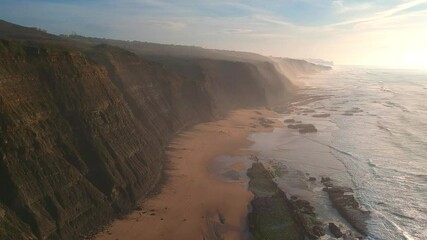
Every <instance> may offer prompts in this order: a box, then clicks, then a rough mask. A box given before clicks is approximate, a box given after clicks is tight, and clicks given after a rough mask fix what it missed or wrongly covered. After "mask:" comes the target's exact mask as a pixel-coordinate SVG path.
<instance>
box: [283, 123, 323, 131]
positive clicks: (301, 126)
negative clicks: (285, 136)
mask: <svg viewBox="0 0 427 240" xmlns="http://www.w3.org/2000/svg"><path fill="white" fill-rule="evenodd" d="M288 128H290V129H298V131H299V132H300V133H315V132H317V128H316V127H315V126H314V125H313V124H311V123H306V124H305V123H299V124H289V125H288Z"/></svg>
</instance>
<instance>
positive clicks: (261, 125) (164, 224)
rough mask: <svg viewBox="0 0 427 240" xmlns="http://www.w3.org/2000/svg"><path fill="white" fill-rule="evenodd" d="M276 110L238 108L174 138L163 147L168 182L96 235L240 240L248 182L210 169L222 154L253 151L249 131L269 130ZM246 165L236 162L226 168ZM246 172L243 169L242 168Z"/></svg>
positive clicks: (275, 124)
mask: <svg viewBox="0 0 427 240" xmlns="http://www.w3.org/2000/svg"><path fill="white" fill-rule="evenodd" d="M276 116H277V114H276V113H275V112H272V111H268V110H265V109H243V110H237V111H233V112H231V113H229V114H228V115H227V116H226V117H225V118H224V119H221V120H218V121H213V122H207V123H201V124H198V125H196V126H194V127H192V128H191V129H190V130H188V131H185V132H183V133H181V134H179V135H177V136H176V137H175V139H174V140H173V141H172V142H171V143H170V144H169V149H168V151H167V154H168V158H169V161H170V169H169V170H167V173H166V174H167V175H168V181H167V182H166V183H165V185H164V186H163V187H162V189H161V191H160V193H159V194H158V195H155V196H153V197H152V198H150V199H147V200H146V201H145V202H144V203H143V204H142V205H141V207H140V209H138V210H135V211H134V212H132V213H130V214H129V215H127V216H125V217H124V218H123V219H117V220H115V221H113V222H112V224H111V225H110V226H109V227H107V228H106V229H105V230H104V231H103V232H102V233H100V234H98V235H96V237H95V238H96V239H99V240H104V239H105V240H110V239H114V240H115V239H203V238H206V239H221V238H226V239H245V237H246V236H245V234H247V231H248V230H247V229H245V228H246V226H247V224H246V221H247V215H248V213H249V211H248V205H249V203H250V201H251V200H252V198H253V194H252V193H251V192H250V191H249V190H248V189H247V182H246V181H245V180H243V181H231V182H230V181H224V180H223V179H221V178H220V177H218V175H217V174H215V173H213V172H212V171H210V169H211V167H210V166H211V165H212V164H213V162H214V160H215V158H217V157H219V156H221V155H230V156H246V157H248V156H249V155H251V154H253V152H250V151H248V150H242V148H244V147H247V146H249V145H250V143H251V141H250V140H248V136H249V135H250V134H251V133H253V132H265V131H272V130H273V129H274V127H278V126H282V125H281V123H279V122H278V121H274V122H273V123H270V124H271V125H270V124H265V121H264V120H263V119H264V118H271V117H276ZM241 168H245V167H244V166H242V163H241V162H240V163H239V162H237V163H235V164H233V165H231V166H230V169H241ZM244 170H246V169H244Z"/></svg>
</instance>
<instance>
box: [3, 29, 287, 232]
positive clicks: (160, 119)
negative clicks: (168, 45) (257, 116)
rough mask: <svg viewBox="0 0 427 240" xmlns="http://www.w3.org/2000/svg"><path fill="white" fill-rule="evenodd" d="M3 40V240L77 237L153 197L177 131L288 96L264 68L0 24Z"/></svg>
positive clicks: (270, 66)
mask: <svg viewBox="0 0 427 240" xmlns="http://www.w3.org/2000/svg"><path fill="white" fill-rule="evenodd" d="M0 39H1V40H0V239H77V238H79V237H81V236H82V234H86V233H88V232H89V231H91V230H93V229H94V228H96V227H98V226H100V225H103V224H106V223H107V222H109V221H110V220H111V219H113V218H114V217H116V216H118V215H120V214H123V213H126V212H128V211H130V210H132V209H133V208H134V206H135V203H136V202H137V201H139V200H141V199H144V198H145V197H147V195H148V194H150V192H152V190H153V188H154V187H155V186H157V184H158V182H159V180H160V178H161V177H162V172H163V171H162V169H163V166H164V163H165V160H166V158H165V154H164V149H165V147H166V146H167V144H168V142H169V140H170V139H171V137H173V136H174V134H175V133H176V132H178V131H180V130H181V129H183V128H186V127H188V126H191V125H193V124H195V123H198V122H202V121H207V120H210V119H213V118H215V117H218V116H221V115H223V114H226V113H227V111H230V110H232V109H236V108H244V107H254V106H263V105H266V104H274V103H276V102H280V101H283V99H284V98H285V96H286V95H287V93H289V92H290V91H291V89H292V88H294V87H293V85H292V84H291V83H290V82H289V80H288V78H287V77H286V76H284V75H283V74H281V73H280V72H278V71H277V69H276V68H275V66H274V63H272V62H271V61H263V60H262V61H259V60H256V61H255V60H254V59H250V58H248V59H247V60H244V58H242V57H239V59H238V60H237V59H230V58H229V57H228V56H226V57H222V58H219V57H212V58H208V57H203V58H201V57H195V56H192V57H188V56H178V55H174V56H170V57H168V56H167V55H165V54H154V53H153V52H151V54H142V53H141V52H138V51H136V49H134V50H133V51H129V49H127V50H126V49H123V48H120V47H119V46H112V45H111V44H105V43H99V42H97V43H87V42H83V41H80V40H79V41H76V40H73V39H69V38H63V37H58V36H55V35H50V34H47V33H44V32H40V31H38V30H35V29H32V28H24V27H20V26H17V25H12V24H9V23H6V22H4V21H1V22H0ZM218 54H219V55H221V54H220V53H218ZM241 55H242V56H246V55H247V54H246V53H244V54H241Z"/></svg>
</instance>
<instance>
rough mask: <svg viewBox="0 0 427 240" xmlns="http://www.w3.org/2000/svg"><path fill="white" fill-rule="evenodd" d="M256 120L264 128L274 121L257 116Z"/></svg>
mask: <svg viewBox="0 0 427 240" xmlns="http://www.w3.org/2000/svg"><path fill="white" fill-rule="evenodd" d="M258 121H259V124H260V125H261V126H263V127H265V128H269V127H272V126H271V125H272V124H273V123H274V121H272V120H270V119H266V118H259V119H258Z"/></svg>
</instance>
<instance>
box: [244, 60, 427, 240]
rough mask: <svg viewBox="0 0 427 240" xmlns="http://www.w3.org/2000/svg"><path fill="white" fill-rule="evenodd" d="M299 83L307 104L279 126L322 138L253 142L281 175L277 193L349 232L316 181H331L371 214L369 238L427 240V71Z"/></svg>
mask: <svg viewBox="0 0 427 240" xmlns="http://www.w3.org/2000/svg"><path fill="white" fill-rule="evenodd" d="M301 80H302V81H304V83H305V84H304V85H305V87H303V88H301V90H299V92H298V94H299V95H300V96H301V97H300V98H297V99H299V100H296V101H295V102H293V103H291V105H290V107H289V109H290V111H289V112H287V113H284V114H282V115H281V119H280V120H281V121H283V120H285V119H294V120H296V121H302V122H303V123H311V124H314V125H315V127H316V128H317V129H318V132H317V133H309V134H300V133H299V132H298V131H295V130H292V129H288V128H286V127H285V128H277V129H275V130H274V131H273V132H272V133H256V134H253V135H252V136H251V140H253V141H254V144H253V145H252V146H251V149H252V150H255V151H259V153H260V156H259V158H260V159H261V160H262V161H263V162H264V163H265V164H270V165H271V166H273V167H274V168H276V169H278V170H280V171H281V172H282V173H283V174H280V175H278V177H277V178H276V181H277V182H278V184H279V186H280V187H281V188H282V189H283V190H284V191H285V192H286V193H287V194H288V195H297V196H299V197H302V198H305V199H307V200H309V201H311V202H312V204H313V205H314V206H315V207H316V209H317V212H318V214H319V216H320V218H321V219H322V220H323V221H324V222H330V221H333V222H337V223H339V224H340V225H341V226H342V227H344V228H348V229H351V226H350V225H349V224H347V223H346V221H345V220H344V219H342V218H341V217H340V215H339V214H338V212H337V211H336V210H334V209H333V207H332V205H331V203H330V201H329V199H328V196H327V194H326V193H325V192H324V191H322V188H323V185H322V184H321V183H320V181H318V180H319V179H320V178H321V177H322V176H327V177H330V178H331V179H333V181H334V183H336V184H337V185H341V186H347V187H351V188H353V190H354V195H355V197H356V199H357V200H358V201H359V202H360V204H361V206H362V208H364V209H367V210H369V211H370V212H371V219H370V220H369V222H368V228H369V236H368V239H387V240H388V239H390V240H392V239H427V71H425V72H423V71H416V70H390V69H370V68H360V67H335V68H334V70H331V71H327V72H322V73H319V74H316V75H312V76H310V77H307V78H304V79H301ZM319 114H323V115H319ZM308 177H315V178H316V179H317V181H315V182H310V181H307V179H308Z"/></svg>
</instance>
